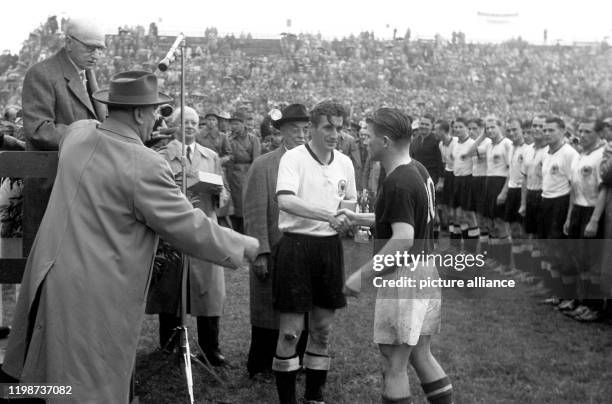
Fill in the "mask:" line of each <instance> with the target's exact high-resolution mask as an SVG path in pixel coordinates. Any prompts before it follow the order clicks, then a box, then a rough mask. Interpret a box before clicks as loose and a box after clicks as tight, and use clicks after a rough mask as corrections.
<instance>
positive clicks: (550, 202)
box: [542, 194, 570, 239]
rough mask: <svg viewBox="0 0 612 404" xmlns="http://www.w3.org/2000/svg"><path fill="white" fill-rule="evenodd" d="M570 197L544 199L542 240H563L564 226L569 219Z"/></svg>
mask: <svg viewBox="0 0 612 404" xmlns="http://www.w3.org/2000/svg"><path fill="white" fill-rule="evenodd" d="M569 202H570V196H569V194H568V195H563V196H559V197H557V198H542V229H543V234H542V236H543V237H542V238H546V239H563V238H565V235H564V234H563V225H564V224H565V219H567V211H568V209H569Z"/></svg>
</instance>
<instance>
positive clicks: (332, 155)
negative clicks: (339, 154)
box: [304, 143, 334, 166]
mask: <svg viewBox="0 0 612 404" xmlns="http://www.w3.org/2000/svg"><path fill="white" fill-rule="evenodd" d="M304 146H306V150H308V153H310V155H311V156H312V158H313V159H315V160H316V161H317V163H319V164H321V165H322V166H324V165H325V164H323V163H322V162H321V160H319V158H318V157H317V155H316V154H315V153H314V152H313V151H312V149H311V148H310V146H309V145H308V143H304ZM332 161H334V150H332V151H331V157H330V158H329V161H328V162H327V165H330V164H331V163H332Z"/></svg>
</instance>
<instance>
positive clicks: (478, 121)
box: [467, 118, 484, 128]
mask: <svg viewBox="0 0 612 404" xmlns="http://www.w3.org/2000/svg"><path fill="white" fill-rule="evenodd" d="M471 123H475V124H476V126H478V127H479V128H484V121H483V120H482V119H480V118H471V119H468V122H467V124H468V125H469V124H471Z"/></svg>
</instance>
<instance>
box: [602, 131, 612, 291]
mask: <svg viewBox="0 0 612 404" xmlns="http://www.w3.org/2000/svg"><path fill="white" fill-rule="evenodd" d="M601 181H602V183H603V186H605V187H606V191H607V192H606V203H605V207H604V212H603V217H604V220H603V223H604V226H605V227H604V232H603V234H604V238H605V239H604V240H603V248H602V258H601V264H602V265H601V275H600V284H601V290H602V293H603V296H604V298H607V299H612V141H610V142H608V144H607V145H606V148H605V149H604V155H603V158H602V160H601Z"/></svg>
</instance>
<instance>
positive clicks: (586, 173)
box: [580, 166, 593, 177]
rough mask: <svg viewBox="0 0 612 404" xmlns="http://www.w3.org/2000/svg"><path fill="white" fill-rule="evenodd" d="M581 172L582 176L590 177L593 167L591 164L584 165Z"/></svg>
mask: <svg viewBox="0 0 612 404" xmlns="http://www.w3.org/2000/svg"><path fill="white" fill-rule="evenodd" d="M580 171H581V174H582V176H583V177H590V176H591V174H593V167H591V166H584V167H582V170H580Z"/></svg>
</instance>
